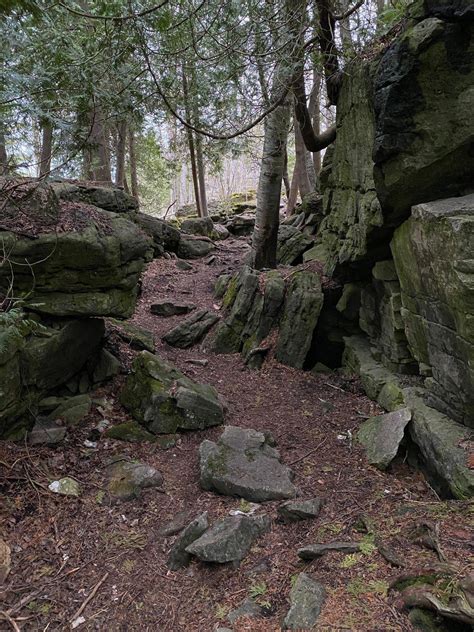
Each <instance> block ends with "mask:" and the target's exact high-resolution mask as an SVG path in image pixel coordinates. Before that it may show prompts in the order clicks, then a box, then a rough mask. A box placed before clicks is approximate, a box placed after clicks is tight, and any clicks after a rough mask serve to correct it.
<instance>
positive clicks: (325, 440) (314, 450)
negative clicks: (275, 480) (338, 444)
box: [289, 438, 327, 467]
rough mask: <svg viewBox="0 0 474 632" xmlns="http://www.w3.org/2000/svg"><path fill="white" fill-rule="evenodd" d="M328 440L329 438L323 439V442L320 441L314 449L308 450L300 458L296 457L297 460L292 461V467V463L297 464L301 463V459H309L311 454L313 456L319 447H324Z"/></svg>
mask: <svg viewBox="0 0 474 632" xmlns="http://www.w3.org/2000/svg"><path fill="white" fill-rule="evenodd" d="M326 442H327V438H326V439H323V440H322V441H321V443H318V445H317V446H316V447H315V448H313V449H312V450H310V451H309V452H307V453H306V454H305V455H304V456H301V457H300V458H299V459H296V461H292V463H290V464H289V465H290V467H291V466H292V465H296V463H299V462H300V461H304V460H305V459H307V458H308V457H309V456H311V455H312V454H314V453H315V452H317V451H318V450H319V448H322V447H323V445H324V444H325V443H326Z"/></svg>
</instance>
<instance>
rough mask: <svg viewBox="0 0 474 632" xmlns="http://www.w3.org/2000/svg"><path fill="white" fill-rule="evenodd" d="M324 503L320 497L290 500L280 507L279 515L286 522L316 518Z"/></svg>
mask: <svg viewBox="0 0 474 632" xmlns="http://www.w3.org/2000/svg"><path fill="white" fill-rule="evenodd" d="M322 505H323V503H322V501H321V499H320V498H309V499H308V500H289V501H288V502H286V503H283V505H280V506H279V507H278V515H279V516H280V518H282V519H283V521H284V522H296V521H298V520H307V519H308V518H316V516H318V515H319V512H320V511H321V507H322Z"/></svg>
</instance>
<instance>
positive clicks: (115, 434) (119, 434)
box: [104, 421, 156, 443]
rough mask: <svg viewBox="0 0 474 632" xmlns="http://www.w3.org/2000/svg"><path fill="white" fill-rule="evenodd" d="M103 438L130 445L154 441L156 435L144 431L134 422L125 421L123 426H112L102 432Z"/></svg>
mask: <svg viewBox="0 0 474 632" xmlns="http://www.w3.org/2000/svg"><path fill="white" fill-rule="evenodd" d="M104 437H107V439H116V440H117V441H129V442H130V443H140V442H142V441H156V435H154V434H152V433H151V432H148V430H145V428H144V427H143V426H141V425H140V424H138V423H137V422H136V421H126V422H124V423H123V424H117V425H116V426H112V427H111V428H108V429H106V430H105V431H104Z"/></svg>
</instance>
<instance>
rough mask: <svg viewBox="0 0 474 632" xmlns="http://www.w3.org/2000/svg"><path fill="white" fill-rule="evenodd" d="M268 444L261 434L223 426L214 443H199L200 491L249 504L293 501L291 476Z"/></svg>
mask: <svg viewBox="0 0 474 632" xmlns="http://www.w3.org/2000/svg"><path fill="white" fill-rule="evenodd" d="M271 443H272V441H271V439H270V438H269V437H268V435H265V434H264V433H263V432H258V431H257V430H249V429H245V428H239V427H237V426H227V427H226V428H225V430H224V432H223V433H222V435H221V437H220V439H219V440H218V442H217V443H214V442H213V441H207V440H206V441H203V442H202V443H201V446H200V448H199V455H200V468H201V478H200V482H201V487H202V488H203V489H207V490H211V491H216V492H218V493H219V494H224V495H226V496H240V497H242V498H245V499H246V500H250V501H252V502H263V501H266V500H283V499H288V498H294V497H295V496H296V487H295V486H294V485H293V483H292V478H293V473H292V471H291V470H290V468H289V467H287V466H286V465H284V464H283V463H281V461H280V455H279V452H278V451H277V450H276V449H275V448H274V447H272V445H270V444H271Z"/></svg>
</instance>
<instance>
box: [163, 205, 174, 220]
mask: <svg viewBox="0 0 474 632" xmlns="http://www.w3.org/2000/svg"><path fill="white" fill-rule="evenodd" d="M176 202H177V200H175V201H174V202H171V204H170V205H169V206H168V208H167V209H166V213H165V214H164V215H163V219H166V216H167V215H168V211H169V210H170V208H171V207H172V206H174V205H175V204H176Z"/></svg>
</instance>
